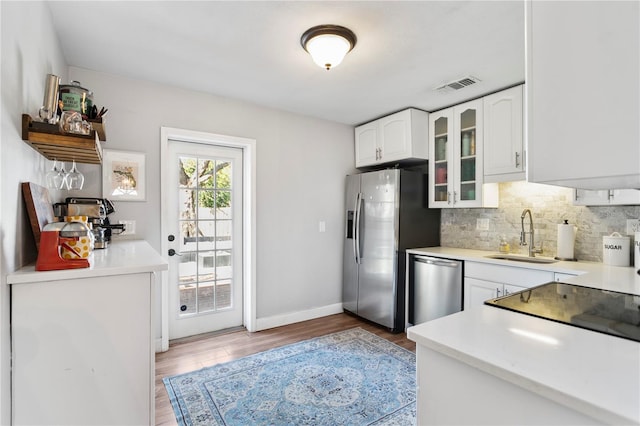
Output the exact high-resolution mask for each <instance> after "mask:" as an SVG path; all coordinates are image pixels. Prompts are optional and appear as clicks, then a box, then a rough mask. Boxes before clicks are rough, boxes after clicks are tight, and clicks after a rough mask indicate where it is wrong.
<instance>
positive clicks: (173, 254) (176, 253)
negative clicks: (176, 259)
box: [169, 249, 182, 256]
mask: <svg viewBox="0 0 640 426" xmlns="http://www.w3.org/2000/svg"><path fill="white" fill-rule="evenodd" d="M175 255H178V256H182V255H181V254H180V253H178V252H177V251H175V250H174V249H169V256H175Z"/></svg>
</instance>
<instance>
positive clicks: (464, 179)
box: [457, 108, 477, 201]
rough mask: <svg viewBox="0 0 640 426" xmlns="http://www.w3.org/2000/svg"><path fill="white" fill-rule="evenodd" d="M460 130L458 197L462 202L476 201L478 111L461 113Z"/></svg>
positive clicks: (472, 110) (471, 110)
mask: <svg viewBox="0 0 640 426" xmlns="http://www.w3.org/2000/svg"><path fill="white" fill-rule="evenodd" d="M459 117H460V129H459V130H458V131H459V134H458V135H457V136H458V141H459V144H460V146H459V149H460V157H459V160H458V161H459V162H458V168H459V169H460V186H459V187H458V191H457V195H458V197H459V199H460V201H475V200H476V180H477V179H476V164H477V155H476V153H477V147H476V123H477V120H476V117H477V111H476V110H475V109H473V108H470V109H467V110H464V111H463V112H462V113H460V116H459Z"/></svg>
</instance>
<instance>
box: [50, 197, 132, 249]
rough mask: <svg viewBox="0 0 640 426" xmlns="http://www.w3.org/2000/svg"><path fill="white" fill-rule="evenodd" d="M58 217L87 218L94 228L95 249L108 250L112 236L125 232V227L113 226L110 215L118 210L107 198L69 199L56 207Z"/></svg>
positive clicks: (119, 224)
mask: <svg viewBox="0 0 640 426" xmlns="http://www.w3.org/2000/svg"><path fill="white" fill-rule="evenodd" d="M54 211H55V214H56V216H67V215H69V216H87V218H88V222H89V223H90V224H91V225H92V227H93V231H94V232H93V234H94V238H95V248H97V249H101V248H107V247H108V246H109V243H110V242H111V235H118V234H121V233H122V232H124V230H125V225H123V224H121V223H116V224H112V223H111V222H110V221H109V217H108V216H109V215H110V214H111V213H114V212H115V211H116V210H115V208H114V207H113V203H111V201H109V200H108V199H106V198H92V197H68V198H67V199H66V200H65V203H57V204H55V205H54Z"/></svg>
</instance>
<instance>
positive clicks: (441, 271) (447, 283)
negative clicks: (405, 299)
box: [408, 255, 462, 325]
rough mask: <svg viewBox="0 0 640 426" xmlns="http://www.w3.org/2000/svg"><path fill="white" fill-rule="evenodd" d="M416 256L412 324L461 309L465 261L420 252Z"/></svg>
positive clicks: (413, 262)
mask: <svg viewBox="0 0 640 426" xmlns="http://www.w3.org/2000/svg"><path fill="white" fill-rule="evenodd" d="M412 259H413V261H412V262H411V268H412V271H410V277H411V278H410V280H411V281H413V286H411V284H410V289H409V295H410V296H409V318H408V320H409V323H411V324H413V325H417V324H420V323H423V322H426V321H430V320H432V319H435V318H440V317H443V316H445V315H449V314H452V313H454V312H459V311H461V310H462V262H461V261H457V260H450V259H441V258H438V257H430V256H419V255H414V256H412ZM411 281H410V282H411ZM411 287H412V288H411Z"/></svg>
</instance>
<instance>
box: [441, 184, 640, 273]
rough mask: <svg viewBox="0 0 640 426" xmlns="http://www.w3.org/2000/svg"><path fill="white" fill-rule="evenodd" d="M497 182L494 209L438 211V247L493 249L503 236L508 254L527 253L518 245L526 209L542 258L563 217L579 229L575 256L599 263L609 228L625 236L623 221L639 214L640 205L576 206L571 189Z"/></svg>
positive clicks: (552, 250)
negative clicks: (482, 223)
mask: <svg viewBox="0 0 640 426" xmlns="http://www.w3.org/2000/svg"><path fill="white" fill-rule="evenodd" d="M499 186H500V207H499V208H497V209H442V224H441V231H440V233H441V235H440V240H441V241H440V243H441V245H442V246H444V247H458V248H469V249H478V250H491V251H496V252H497V251H498V246H499V244H500V238H501V236H503V235H504V236H505V237H506V239H507V241H508V243H509V245H510V246H511V252H512V253H521V254H526V253H527V251H528V248H527V247H526V246H520V245H519V242H520V230H521V222H520V216H521V215H522V211H523V210H524V209H530V210H531V213H532V214H533V224H534V228H535V241H536V246H539V245H540V242H542V249H543V253H542V256H549V257H554V256H556V251H557V250H556V249H557V239H558V235H557V233H558V230H557V225H558V224H560V223H564V220H565V219H566V220H568V221H569V223H570V224H573V225H575V226H577V228H578V231H577V233H576V244H575V249H574V254H575V257H576V258H577V259H578V260H586V261H593V262H602V237H603V236H605V235H611V233H613V232H619V233H620V234H621V235H626V230H627V219H638V218H640V206H607V207H583V206H574V205H573V204H572V200H573V194H574V192H573V190H572V189H569V188H563V187H556V186H550V185H541V184H535V183H528V182H509V183H501V184H499ZM477 219H488V221H489V229H488V230H477V229H476V224H477ZM528 226H529V219H528V217H527V218H526V220H525V229H527V230H528ZM527 238H528V236H527ZM631 238H632V239H633V236H632V237H631Z"/></svg>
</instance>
